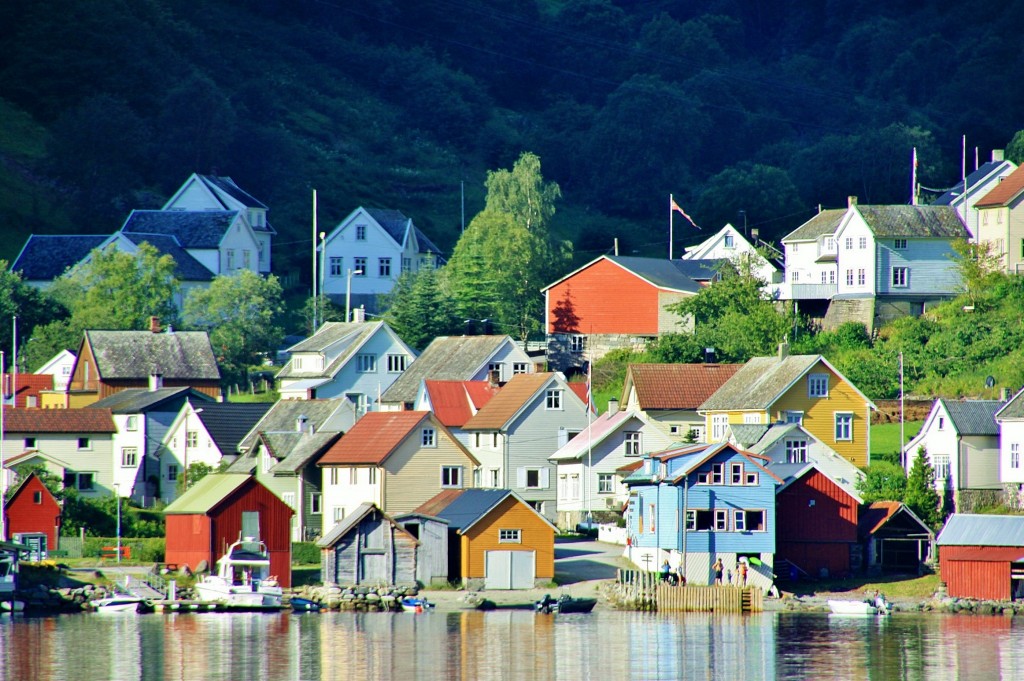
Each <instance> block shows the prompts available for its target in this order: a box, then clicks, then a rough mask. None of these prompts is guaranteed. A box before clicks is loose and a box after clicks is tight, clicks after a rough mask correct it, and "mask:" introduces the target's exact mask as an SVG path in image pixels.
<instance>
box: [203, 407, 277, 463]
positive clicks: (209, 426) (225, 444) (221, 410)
mask: <svg viewBox="0 0 1024 681" xmlns="http://www.w3.org/2000/svg"><path fill="white" fill-rule="evenodd" d="M271 406H273V405H271V404H270V403H269V402H253V403H239V402H208V403H204V404H202V405H199V406H198V407H196V409H195V411H196V414H197V416H198V417H199V420H200V421H202V423H203V427H204V428H206V432H208V433H209V434H210V437H211V438H213V441H214V442H215V443H216V445H217V449H219V450H220V453H221V454H222V455H223V454H234V453H235V452H237V451H238V444H239V442H241V440H242V438H243V437H245V435H246V434H247V433H248V432H249V431H250V430H251V429H252V427H253V426H254V425H256V423H257V422H258V421H259V420H260V419H261V418H263V416H264V415H265V414H266V413H267V412H268V411H269V410H270V407H271Z"/></svg>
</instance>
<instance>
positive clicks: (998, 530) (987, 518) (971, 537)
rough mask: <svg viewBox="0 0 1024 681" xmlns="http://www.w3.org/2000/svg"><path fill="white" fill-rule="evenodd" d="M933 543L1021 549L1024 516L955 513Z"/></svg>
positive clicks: (1023, 533) (1023, 538)
mask: <svg viewBox="0 0 1024 681" xmlns="http://www.w3.org/2000/svg"><path fill="white" fill-rule="evenodd" d="M935 543H936V544H938V545H939V546H1020V547H1024V516H1018V515H981V514H976V513H954V514H953V515H951V516H950V517H949V520H947V521H946V526H945V527H943V528H942V531H941V532H939V536H938V537H937V538H936V540H935Z"/></svg>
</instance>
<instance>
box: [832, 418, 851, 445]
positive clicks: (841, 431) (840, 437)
mask: <svg viewBox="0 0 1024 681" xmlns="http://www.w3.org/2000/svg"><path fill="white" fill-rule="evenodd" d="M850 440H853V414H849V413H837V414H836V442H841V441H850Z"/></svg>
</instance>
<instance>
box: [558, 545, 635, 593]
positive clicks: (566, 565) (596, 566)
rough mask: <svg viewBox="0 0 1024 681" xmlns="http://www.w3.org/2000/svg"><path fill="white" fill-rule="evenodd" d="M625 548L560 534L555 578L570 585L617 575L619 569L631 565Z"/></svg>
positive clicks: (613, 577) (612, 577) (611, 577)
mask: <svg viewBox="0 0 1024 681" xmlns="http://www.w3.org/2000/svg"><path fill="white" fill-rule="evenodd" d="M624 551H625V547H624V546H620V545H618V544H607V543H605V542H599V541H593V540H591V539H575V538H559V539H557V540H556V541H555V581H557V582H558V583H559V584H562V585H566V584H576V583H578V582H590V581H594V580H597V579H615V571H616V570H617V569H619V568H624V569H628V568H630V567H631V565H630V563H629V561H627V560H626V559H625V558H623V557H622V554H623V552H624ZM634 569H635V568H634Z"/></svg>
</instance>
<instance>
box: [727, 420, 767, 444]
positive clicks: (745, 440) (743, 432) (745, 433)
mask: <svg viewBox="0 0 1024 681" xmlns="http://www.w3.org/2000/svg"><path fill="white" fill-rule="evenodd" d="M769 427H770V426H755V425H752V424H736V425H731V426H729V430H731V431H732V435H733V438H735V440H736V444H738V445H739V446H740V447H741V448H743V449H748V450H749V449H750V447H752V446H754V445H755V444H757V443H758V442H760V441H761V438H763V437H764V434H765V433H767V432H768V428H769Z"/></svg>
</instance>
